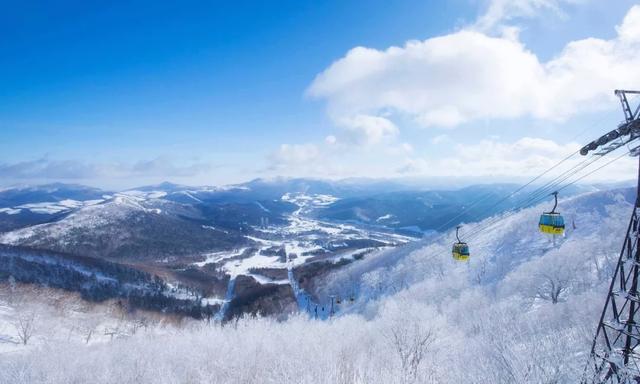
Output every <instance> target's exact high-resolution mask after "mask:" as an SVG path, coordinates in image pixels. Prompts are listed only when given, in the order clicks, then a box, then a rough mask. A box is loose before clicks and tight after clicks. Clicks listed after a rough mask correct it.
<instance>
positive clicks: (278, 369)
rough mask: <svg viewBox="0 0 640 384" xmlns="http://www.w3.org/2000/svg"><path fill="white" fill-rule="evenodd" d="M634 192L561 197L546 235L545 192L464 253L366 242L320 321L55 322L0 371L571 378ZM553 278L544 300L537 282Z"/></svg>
mask: <svg viewBox="0 0 640 384" xmlns="http://www.w3.org/2000/svg"><path fill="white" fill-rule="evenodd" d="M634 199H635V195H634V191H632V190H618V191H606V192H596V193H592V194H587V195H583V196H576V197H573V198H570V199H566V200H562V201H561V202H560V205H559V210H560V212H562V213H563V215H564V216H565V218H566V219H567V223H568V227H567V233H566V236H565V237H563V238H561V239H556V240H557V241H556V243H555V244H554V243H553V239H551V238H549V237H547V236H545V235H543V234H541V233H539V231H538V229H537V226H536V224H537V218H538V216H539V214H540V212H542V211H543V210H545V209H546V208H548V207H547V204H543V205H540V206H537V207H533V208H530V209H525V210H523V211H521V212H519V213H517V214H515V215H512V216H510V217H509V218H506V219H504V220H502V221H501V222H500V223H499V224H498V225H495V226H488V223H490V222H489V221H484V222H483V223H479V224H478V225H479V226H480V227H483V226H484V227H485V228H486V230H485V231H483V232H482V233H481V234H480V235H478V236H477V237H475V238H474V239H473V241H470V246H471V261H470V262H469V263H468V264H461V263H457V262H454V261H453V260H452V259H451V255H450V248H449V247H450V243H451V242H452V241H453V237H454V235H453V233H452V232H448V233H446V234H445V235H444V236H443V237H442V238H438V239H437V241H435V242H434V241H433V239H424V240H422V241H420V242H414V243H411V244H408V245H405V246H403V247H398V248H395V249H388V250H385V251H381V252H379V253H376V254H372V255H371V256H370V257H366V258H364V259H363V260H360V261H358V262H357V263H351V264H349V265H347V266H346V267H345V268H341V269H339V270H337V271H336V272H335V273H334V274H333V275H332V276H330V277H329V279H328V280H327V281H325V285H326V286H327V287H328V288H327V289H328V291H329V290H330V291H336V290H337V288H340V287H344V288H345V289H353V288H354V287H355V288H356V289H357V297H356V302H355V303H354V304H352V305H351V306H350V309H349V310H344V311H342V312H340V313H338V316H335V317H333V318H332V319H331V320H330V321H316V320H314V318H313V316H308V315H307V314H303V315H301V316H294V317H293V318H291V319H289V320H288V321H285V322H276V321H274V320H271V319H261V318H258V319H250V318H247V319H243V320H239V321H237V322H233V323H232V324H231V325H229V326H223V327H220V326H217V325H207V324H205V323H203V324H201V325H200V326H199V327H189V326H187V327H179V328H175V329H172V328H162V327H150V329H149V330H148V331H147V332H145V333H143V334H140V333H138V334H131V335H128V336H127V337H124V338H120V339H117V340H116V339H114V340H113V341H110V340H107V341H106V342H101V343H97V342H96V343H94V344H93V345H92V344H91V343H90V344H89V345H88V346H87V345H84V344H83V343H82V340H76V339H78V338H77V337H76V336H73V337H71V339H70V340H69V341H66V342H65V341H63V339H64V337H62V336H60V335H65V334H66V333H67V332H68V329H69V328H67V327H68V326H67V325H65V326H64V327H61V328H59V331H58V332H55V333H54V334H55V335H56V336H41V337H42V339H41V340H42V342H41V343H39V344H38V343H36V345H38V347H36V348H33V349H31V348H30V347H28V346H27V347H26V348H22V347H20V348H19V349H20V352H19V353H13V354H8V355H3V356H2V357H3V358H0V382H11V383H18V384H22V383H45V382H46V383H54V384H56V383H68V382H94V383H109V382H119V383H172V382H193V383H264V382H270V383H309V384H310V383H403V384H406V383H558V384H564V383H575V382H579V381H580V377H581V374H582V372H583V368H584V366H585V364H586V361H587V356H588V351H589V348H590V347H591V338H592V335H593V332H594V331H595V326H596V323H597V319H598V316H599V313H600V310H601V308H602V304H603V303H604V294H605V292H606V289H607V287H608V285H609V282H610V279H611V272H612V266H613V265H614V263H615V260H616V256H617V253H618V252H619V249H620V245H621V242H622V239H623V237H624V232H625V230H626V227H627V224H628V220H629V215H630V212H631V209H632V205H633V201H634ZM473 227H475V225H468V226H467V227H465V228H468V230H469V232H465V233H470V232H471V230H472V229H473ZM465 233H463V237H464V234H465ZM293 280H294V281H295V279H293ZM550 282H552V283H553V284H550ZM291 284H292V286H294V285H295V283H291ZM558 284H560V286H561V287H562V288H561V293H560V295H559V296H558V300H556V301H552V300H550V299H549V297H548V295H546V294H545V292H547V291H548V290H549V289H557V288H558ZM298 288H299V287H298ZM298 293H300V291H299V290H298ZM300 297H302V296H300ZM0 305H2V304H0ZM5 305H6V304H5ZM0 313H5V315H4V316H5V317H6V316H7V315H6V313H7V310H6V309H4V312H0ZM58 316H63V315H58ZM64 316H66V315H64ZM12 332H13V331H0V334H2V335H4V336H3V337H5V338H6V337H7V336H8V337H12V338H13V337H15V332H13V333H12ZM41 335H49V334H48V333H47V332H43V333H42V334H41ZM49 337H51V339H50V340H49Z"/></svg>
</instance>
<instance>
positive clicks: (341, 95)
mask: <svg viewBox="0 0 640 384" xmlns="http://www.w3.org/2000/svg"><path fill="white" fill-rule="evenodd" d="M499 3H500V4H503V6H506V5H505V4H507V2H499ZM520 3H522V4H529V5H527V6H523V7H521V8H519V9H521V11H522V12H526V11H527V10H529V9H531V10H534V9H536V8H540V7H552V6H555V4H556V3H557V2H555V1H538V2H536V1H533V2H531V1H530V2H520ZM496 4H497V3H496ZM509 9H511V8H509ZM496 12H497V11H496ZM502 12H503V13H504V12H507V11H504V10H503V11H502ZM509 12H511V11H509ZM505 17H506V16H504V15H503V16H502V19H504V18H505ZM639 25H640V6H634V7H632V8H631V9H630V10H629V11H628V13H627V15H626V17H625V18H624V20H623V22H622V24H621V25H620V26H618V27H617V32H618V35H617V36H616V37H615V38H613V39H611V40H603V39H596V38H588V39H584V40H578V41H573V42H570V43H568V44H567V45H566V46H565V48H564V49H563V50H562V52H561V53H560V54H559V55H557V56H556V57H555V58H553V59H551V60H549V61H547V62H541V61H540V60H539V59H538V57H537V56H536V55H535V54H534V53H532V52H531V51H529V50H527V48H526V47H525V46H524V45H523V44H522V43H521V42H520V41H519V40H518V39H517V36H514V35H508V36H502V37H492V36H489V35H487V34H485V33H482V32H479V31H478V30H473V29H466V30H461V31H458V32H455V33H452V34H449V35H445V36H440V37H434V38H430V39H427V40H423V41H409V42H407V43H406V44H405V45H404V46H402V47H390V48H388V49H386V50H384V51H381V50H376V49H371V48H365V47H356V48H354V49H352V50H350V51H349V52H348V53H347V54H346V55H345V56H344V57H343V58H341V59H339V60H337V61H336V62H334V63H333V64H332V65H331V66H330V67H329V68H327V69H326V70H325V71H323V72H322V73H320V74H318V75H317V76H316V78H315V80H314V81H313V83H312V84H311V85H310V87H309V89H308V94H309V95H311V96H312V97H316V98H321V99H325V100H326V101H327V106H328V112H329V115H330V116H331V117H332V118H333V119H334V120H335V121H336V122H337V123H338V124H339V125H343V126H344V127H345V128H346V129H347V130H351V131H353V132H358V133H359V134H360V135H361V136H360V137H362V138H363V139H362V140H363V141H364V142H371V141H376V140H379V139H380V138H381V137H384V136H389V137H394V136H396V135H397V134H398V129H397V127H396V126H395V125H394V124H393V122H392V121H391V118H392V116H394V115H398V114H399V115H404V116H408V117H410V118H413V119H414V120H415V121H417V122H419V123H421V124H423V125H425V126H441V127H442V126H444V127H449V126H455V125H459V124H461V123H464V122H468V121H473V120H476V119H496V118H498V119H509V118H517V117H523V116H524V117H534V118H539V119H551V120H563V119H566V118H568V117H570V116H572V115H574V114H576V113H579V112H584V111H590V110H593V109H601V108H603V105H606V106H611V107H613V106H617V105H616V104H614V103H612V102H611V98H612V96H613V92H612V91H613V89H615V88H630V87H638V86H640V71H636V70H634V68H638V67H639V66H640V26H639ZM381 115H384V116H385V117H382V116H381ZM363 116H365V117H364V118H363ZM378 119H382V120H378ZM372 126H373V127H374V128H371V127H372Z"/></svg>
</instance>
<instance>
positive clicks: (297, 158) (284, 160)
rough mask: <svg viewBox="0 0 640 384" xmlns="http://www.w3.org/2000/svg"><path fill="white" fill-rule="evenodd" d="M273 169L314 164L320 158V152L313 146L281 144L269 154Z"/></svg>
mask: <svg viewBox="0 0 640 384" xmlns="http://www.w3.org/2000/svg"><path fill="white" fill-rule="evenodd" d="M270 157H271V163H272V167H273V168H282V167H287V166H292V165H296V164H305V163H311V162H315V161H317V160H318V159H319V158H320V150H319V149H318V147H317V146H316V145H315V144H282V145H280V148H279V149H278V150H277V151H276V152H275V153H272V154H271V156H270Z"/></svg>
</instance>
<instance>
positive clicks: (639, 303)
mask: <svg viewBox="0 0 640 384" xmlns="http://www.w3.org/2000/svg"><path fill="white" fill-rule="evenodd" d="M615 94H616V96H618V98H619V99H620V102H621V103H622V109H623V111H624V117H625V121H624V122H622V123H621V124H620V125H619V126H618V128H617V129H614V130H613V131H611V132H609V133H607V134H605V135H603V136H602V137H600V138H599V139H597V140H594V141H592V142H591V143H589V144H587V145H586V146H584V147H583V148H582V149H581V150H580V154H581V155H583V156H586V155H587V154H588V153H589V152H593V155H596V156H604V155H606V154H608V153H609V152H611V151H613V150H615V149H618V148H619V147H621V146H623V145H627V144H629V143H630V142H632V141H634V140H636V139H638V138H640V105H638V106H637V107H636V108H635V110H634V109H632V108H631V106H630V105H629V100H628V98H627V96H628V95H632V94H640V91H625V90H616V91H615ZM639 153H640V146H638V147H635V148H633V149H631V150H630V155H631V156H638V154H639ZM638 172H639V174H638V192H637V194H636V202H635V205H634V208H633V212H632V214H631V220H630V222H629V227H628V229H627V233H626V236H625V239H624V243H623V245H622V250H621V251H620V257H619V259H618V264H617V265H616V269H615V271H614V273H613V278H612V279H611V285H610V286H609V293H608V294H607V300H606V302H605V304H604V308H603V310H602V314H601V315H600V321H599V323H598V328H597V329H596V334H595V337H594V339H593V344H592V347H591V354H590V355H589V361H588V363H587V366H586V368H585V372H584V375H583V377H582V384H596V383H598V384H599V383H615V384H621V383H625V384H627V383H628V384H631V383H633V384H640V347H639V346H640V292H639V287H638V283H639V281H638V278H639V276H638V275H639V272H640V244H638V240H639V239H640V222H639V217H640V167H639V171H638Z"/></svg>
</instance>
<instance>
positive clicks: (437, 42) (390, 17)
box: [0, 0, 640, 188]
mask: <svg viewBox="0 0 640 384" xmlns="http://www.w3.org/2000/svg"><path fill="white" fill-rule="evenodd" d="M2 8H3V12H1V13H0V52H1V54H0V186H8V185H15V184H30V183H31V184H33V183H46V182H67V183H81V184H89V185H95V186H100V187H108V188H127V187H133V186H136V185H141V184H149V183H156V182H161V181H165V180H168V181H172V182H177V183H182V184H189V185H219V184H228V183H238V182H242V181H246V180H249V179H253V178H256V177H275V176H287V177H314V178H329V179H339V178H349V177H372V178H424V179H428V178H444V179H446V178H457V179H461V178H462V179H465V178H466V179H469V180H473V181H474V182H477V181H478V180H484V181H487V182H491V181H497V180H520V179H524V178H527V177H530V176H531V175H536V174H537V173H539V172H540V171H542V170H544V169H546V168H548V167H549V166H551V165H553V164H554V163H556V162H557V161H558V160H559V159H562V158H564V157H565V156H566V155H567V154H569V153H572V152H573V151H575V150H576V149H577V148H579V147H580V146H582V145H584V144H586V143H588V142H589V141H591V140H593V139H595V138H596V137H598V136H600V135H601V134H603V133H605V132H607V131H609V130H611V129H613V128H615V126H616V124H617V123H618V122H619V121H621V120H622V117H623V116H622V113H621V110H620V106H619V103H618V102H617V101H616V99H615V98H614V96H613V90H614V89H616V88H626V89H633V88H640V72H638V71H637V70H634V68H638V66H639V65H640V5H638V4H636V3H635V2H633V1H627V0H617V1H615V2H611V1H595V0H451V1H447V2H442V1H425V0H421V1H408V0H406V1H404V0H400V1H394V2H389V1H384V0H368V1H344V0H335V1H278V2H264V1H233V2H226V1H225V2H223V1H202V2H198V1H193V2H192V1H186V2H157V1H133V2H129V1H127V2H87V1H76V2H72V1H60V2H39V1H25V2H5V3H4V4H3V7H2ZM634 167H635V163H634V162H633V160H631V159H622V160H621V161H620V162H619V163H617V164H616V167H615V168H613V169H608V170H607V171H606V172H602V174H601V175H600V177H601V178H602V179H606V180H622V179H629V178H631V177H633V175H634V174H635V170H634V169H635V168H634ZM596 176H597V175H596Z"/></svg>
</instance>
